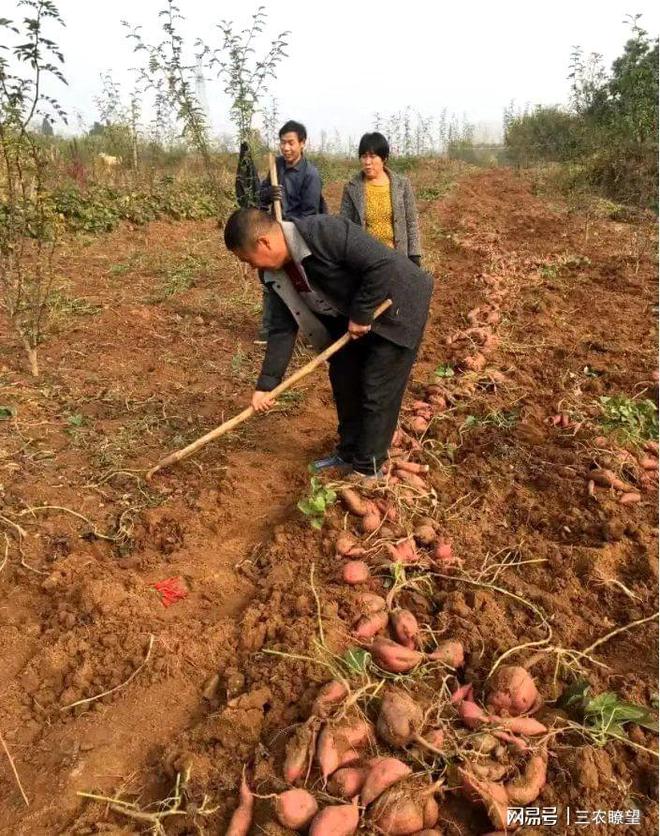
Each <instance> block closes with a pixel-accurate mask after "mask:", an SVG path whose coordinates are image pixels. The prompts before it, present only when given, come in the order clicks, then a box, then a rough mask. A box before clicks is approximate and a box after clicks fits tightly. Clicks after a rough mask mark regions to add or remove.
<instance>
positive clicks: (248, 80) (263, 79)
mask: <svg viewBox="0 0 660 836" xmlns="http://www.w3.org/2000/svg"><path fill="white" fill-rule="evenodd" d="M266 21H267V15H266V11H265V7H264V6H259V8H258V9H257V11H256V12H254V14H253V15H252V22H251V24H250V26H249V27H247V28H246V29H241V30H239V31H237V30H236V29H235V25H234V24H233V23H232V22H231V21H227V20H224V21H222V23H220V24H219V26H218V28H219V29H220V32H221V33H222V45H221V46H220V47H219V48H218V49H210V48H209V47H206V48H205V52H206V55H207V56H208V60H209V66H210V67H211V68H212V69H214V70H215V71H216V73H217V76H218V78H219V79H220V80H221V81H223V82H224V85H225V93H226V94H227V95H228V96H229V99H230V115H231V118H232V121H233V123H234V125H235V126H236V130H237V133H238V141H239V142H244V141H245V142H249V141H250V137H251V132H252V122H253V120H254V116H255V113H256V112H257V110H258V109H259V101H260V99H261V98H262V97H263V96H264V95H265V93H266V92H267V90H268V84H269V82H270V80H271V79H274V78H275V77H276V75H275V70H276V68H277V65H278V64H279V63H280V62H281V61H282V59H283V58H285V57H286V56H287V52H286V48H287V46H288V42H287V37H288V35H289V32H280V34H279V35H277V36H276V37H275V38H273V40H272V41H271V42H270V45H269V47H268V49H267V50H266V52H265V53H264V54H263V55H262V56H261V57H258V56H257V54H256V51H255V43H256V41H257V39H258V37H259V35H261V34H262V33H263V31H264V29H265V27H266Z"/></svg>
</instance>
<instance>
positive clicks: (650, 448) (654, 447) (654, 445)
mask: <svg viewBox="0 0 660 836" xmlns="http://www.w3.org/2000/svg"><path fill="white" fill-rule="evenodd" d="M644 449H645V450H646V452H647V453H650V454H651V455H652V456H655V457H656V459H657V458H658V452H659V449H660V448H659V447H658V442H657V441H647V442H646V443H645V444H644Z"/></svg>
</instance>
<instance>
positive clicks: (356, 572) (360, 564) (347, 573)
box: [341, 560, 370, 586]
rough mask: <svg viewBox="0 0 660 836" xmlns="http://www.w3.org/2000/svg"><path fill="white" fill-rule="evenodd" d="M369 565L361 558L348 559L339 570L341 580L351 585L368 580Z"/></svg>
mask: <svg viewBox="0 0 660 836" xmlns="http://www.w3.org/2000/svg"><path fill="white" fill-rule="evenodd" d="M369 575H370V572H369V567H368V566H367V564H366V563H365V562H364V561H363V560H349V561H348V563H346V564H344V566H343V568H342V572H341V576H342V580H344V581H345V582H346V583H349V584H351V585H352V586H353V585H355V584H358V583H365V581H368V580H369Z"/></svg>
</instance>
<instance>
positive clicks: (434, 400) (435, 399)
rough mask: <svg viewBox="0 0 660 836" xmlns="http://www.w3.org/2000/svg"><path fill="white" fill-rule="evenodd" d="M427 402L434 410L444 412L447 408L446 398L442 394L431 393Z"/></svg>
mask: <svg viewBox="0 0 660 836" xmlns="http://www.w3.org/2000/svg"><path fill="white" fill-rule="evenodd" d="M429 403H430V404H431V406H432V407H433V408H434V411H435V412H444V411H445V409H447V399H446V398H445V397H444V395H431V396H430V397H429Z"/></svg>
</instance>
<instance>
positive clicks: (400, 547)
mask: <svg viewBox="0 0 660 836" xmlns="http://www.w3.org/2000/svg"><path fill="white" fill-rule="evenodd" d="M386 547H387V550H388V552H389V553H390V555H391V557H392V560H393V562H394V563H404V564H405V563H416V562H417V560H418V555H417V549H416V547H415V541H414V540H413V538H412V537H406V538H404V539H403V540H399V541H398V542H397V543H395V544H394V545H392V543H387V544H386Z"/></svg>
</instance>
